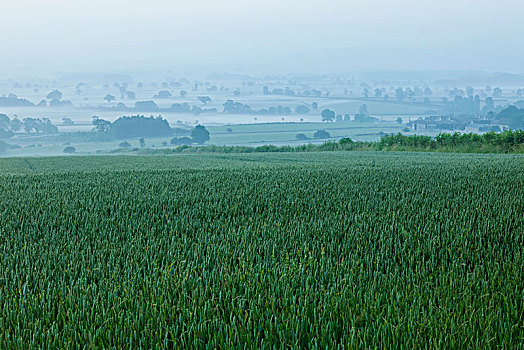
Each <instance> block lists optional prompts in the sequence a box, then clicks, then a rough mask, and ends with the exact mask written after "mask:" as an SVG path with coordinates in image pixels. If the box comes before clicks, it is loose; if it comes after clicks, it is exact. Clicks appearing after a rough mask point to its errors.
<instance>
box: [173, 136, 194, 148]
mask: <svg viewBox="0 0 524 350" xmlns="http://www.w3.org/2000/svg"><path fill="white" fill-rule="evenodd" d="M169 142H170V143H171V144H172V145H176V146H182V145H191V144H192V143H193V140H191V138H189V137H173V138H172V139H171V141H169Z"/></svg>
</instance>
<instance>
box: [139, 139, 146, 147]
mask: <svg viewBox="0 0 524 350" xmlns="http://www.w3.org/2000/svg"><path fill="white" fill-rule="evenodd" d="M138 142H140V147H142V148H144V147H146V140H144V138H143V137H142V138H140V139H139V140H138Z"/></svg>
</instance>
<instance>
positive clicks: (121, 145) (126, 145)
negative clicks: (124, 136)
mask: <svg viewBox="0 0 524 350" xmlns="http://www.w3.org/2000/svg"><path fill="white" fill-rule="evenodd" d="M118 147H120V148H130V147H131V144H130V143H129V142H127V141H124V142H120V144H119V145H118Z"/></svg>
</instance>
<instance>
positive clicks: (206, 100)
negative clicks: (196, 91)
mask: <svg viewBox="0 0 524 350" xmlns="http://www.w3.org/2000/svg"><path fill="white" fill-rule="evenodd" d="M197 99H198V100H199V101H200V102H202V103H203V104H208V103H209V102H211V97H209V96H198V97H197Z"/></svg>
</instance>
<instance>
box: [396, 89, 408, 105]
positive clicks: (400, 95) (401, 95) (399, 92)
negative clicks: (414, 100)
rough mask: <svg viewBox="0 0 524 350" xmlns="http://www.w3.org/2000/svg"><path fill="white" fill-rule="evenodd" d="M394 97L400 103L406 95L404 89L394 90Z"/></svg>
mask: <svg viewBox="0 0 524 350" xmlns="http://www.w3.org/2000/svg"><path fill="white" fill-rule="evenodd" d="M395 97H396V98H397V100H398V101H400V102H402V101H404V99H405V98H406V93H405V92H404V89H402V88H401V87H399V88H397V89H395Z"/></svg>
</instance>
